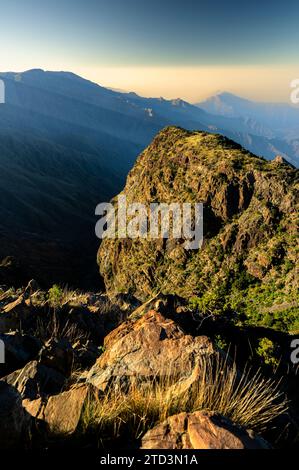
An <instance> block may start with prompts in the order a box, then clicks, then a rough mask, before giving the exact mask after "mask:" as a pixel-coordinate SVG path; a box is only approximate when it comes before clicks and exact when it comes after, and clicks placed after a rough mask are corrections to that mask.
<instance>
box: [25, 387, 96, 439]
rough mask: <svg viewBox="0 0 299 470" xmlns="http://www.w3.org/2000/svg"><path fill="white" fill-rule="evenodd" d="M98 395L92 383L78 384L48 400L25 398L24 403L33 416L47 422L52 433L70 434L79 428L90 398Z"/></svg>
mask: <svg viewBox="0 0 299 470" xmlns="http://www.w3.org/2000/svg"><path fill="white" fill-rule="evenodd" d="M96 395H97V392H96V391H95V389H94V388H93V387H92V386H91V385H78V386H76V387H74V388H72V389H71V390H69V391H67V392H63V393H60V394H59V395H54V396H51V397H50V398H49V399H48V400H42V399H41V398H39V399H37V400H32V401H30V400H28V399H27V400H24V401H23V405H24V407H25V409H26V411H27V412H28V413H29V414H30V415H31V416H32V417H33V418H36V419H38V420H42V421H44V422H45V423H46V424H47V427H48V430H49V432H50V433H52V434H57V435H70V434H73V433H74V432H75V431H76V430H77V427H78V425H79V422H80V418H81V416H82V414H83V412H84V408H85V406H88V400H89V399H91V398H96Z"/></svg>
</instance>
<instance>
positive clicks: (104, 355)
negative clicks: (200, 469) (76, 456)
mask: <svg viewBox="0 0 299 470" xmlns="http://www.w3.org/2000/svg"><path fill="white" fill-rule="evenodd" d="M0 308H1V311H0V340H1V343H2V344H4V345H5V363H4V364H2V365H0V376H1V379H0V416H1V420H0V443H1V444H0V447H1V448H2V449H7V448H10V449H11V448H17V447H20V448H25V449H35V448H45V447H47V448H48V447H50V448H57V447H60V446H61V445H63V446H70V447H72V446H81V447H82V448H83V447H84V448H86V447H87V448H98V447H100V448H103V449H113V448H115V446H116V445H117V446H120V447H121V448H123V449H136V448H138V447H139V448H143V449H153V448H168V449H193V448H194V449H215V448H219V449H227V448H232V449H243V448H270V447H271V446H272V445H273V444H274V443H276V441H277V439H278V436H280V440H278V442H279V445H286V442H288V443H291V444H292V442H294V439H296V425H295V424H294V423H293V424H292V426H291V427H290V420H293V419H294V416H295V415H294V410H293V409H290V407H289V405H288V404H287V402H286V395H285V394H286V393H288V389H287V388H286V386H285V385H284V387H281V386H280V385H278V376H277V377H275V379H274V380H273V378H267V377H266V376H263V375H261V373H259V372H258V373H257V372H254V370H253V369H252V370H249V369H248V370H247V369H246V367H245V369H244V371H243V372H242V369H241V368H240V369H239V368H238V367H239V366H241V362H240V364H239V365H238V366H237V365H236V363H235V362H234V361H233V360H232V359H230V357H229V356H228V354H227V352H225V351H224V350H222V349H221V348H220V347H219V344H218V343H217V338H216V336H215V335H214V338H212V336H211V337H208V336H207V335H206V334H205V330H204V329H202V330H196V329H195V328H194V323H193V322H192V321H191V320H189V329H191V330H193V333H191V332H190V331H188V325H187V324H186V322H185V318H184V317H186V311H185V312H183V311H182V308H181V307H180V308H179V307H176V306H175V302H174V299H173V298H171V297H164V298H160V299H156V300H155V301H153V302H150V303H146V304H142V305H139V306H138V307H137V308H136V305H135V307H134V305H133V304H132V303H130V304H129V303H128V302H127V299H124V298H123V297H119V298H118V300H117V301H115V303H111V301H109V300H108V298H107V297H105V296H103V295H96V294H91V293H90V294H82V293H81V294H80V293H78V292H71V291H67V290H65V291H62V290H60V289H59V288H58V287H57V286H54V287H53V288H52V289H50V291H49V292H45V291H41V290H40V289H39V288H38V286H37V284H36V282H35V281H32V282H31V283H30V284H29V285H28V286H27V288H26V289H24V290H18V291H16V290H14V289H6V288H5V287H4V286H2V288H1V295H0ZM183 323H185V328H184V327H183ZM242 367H243V366H242ZM257 433H258V434H257ZM259 434H261V435H262V436H261V435H259ZM281 435H282V436H283V437H281ZM267 440H268V441H267Z"/></svg>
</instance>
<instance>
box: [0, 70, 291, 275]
mask: <svg viewBox="0 0 299 470" xmlns="http://www.w3.org/2000/svg"><path fill="white" fill-rule="evenodd" d="M0 78H1V80H3V81H4V83H5V95H6V99H5V104H1V106H0V194H1V209H0V210H1V218H0V240H1V243H0V257H1V256H2V257H3V256H6V255H7V254H13V255H16V256H17V258H18V259H22V260H23V261H24V263H25V264H28V262H29V263H30V270H31V273H32V274H34V272H35V270H37V275H40V274H41V270H42V271H43V272H44V274H45V276H44V278H45V279H46V278H49V266H51V265H53V258H55V257H56V258H57V256H55V253H56V254H57V253H59V257H58V258H59V259H60V260H61V266H60V267H59V268H58V270H57V269H56V268H57V266H53V270H54V271H53V276H50V278H51V279H52V277H53V279H54V278H56V279H58V280H59V279H60V278H61V279H67V278H68V277H69V274H70V273H69V272H66V273H65V275H64V274H63V271H64V269H65V267H66V266H70V263H69V259H71V260H74V262H76V261H75V260H77V259H78V256H77V254H78V253H80V251H81V250H82V246H84V251H85V255H86V256H85V258H86V259H90V260H92V259H93V257H94V252H95V248H96V239H95V236H94V223H95V218H94V208H95V206H96V205H97V204H98V203H99V202H101V201H108V200H110V198H111V197H113V196H114V195H115V194H117V193H118V192H119V191H120V190H121V188H122V186H123V184H124V181H125V177H126V175H127V173H128V171H129V170H130V169H131V168H132V166H133V164H134V162H135V160H136V157H137V155H138V154H139V153H140V152H141V151H142V150H143V149H144V148H145V147H146V146H147V145H148V144H149V143H150V142H151V140H152V139H153V138H154V136H155V135H156V134H157V132H158V131H160V130H161V129H162V128H164V127H165V126H168V125H176V126H181V127H184V128H186V129H199V130H203V131H209V132H212V133H220V134H223V135H225V136H227V137H229V138H232V139H233V140H234V141H236V142H238V143H240V144H241V145H242V146H243V147H245V148H247V149H249V150H251V151H252V152H253V153H255V154H258V155H261V156H264V157H266V158H269V159H271V158H273V157H274V156H275V155H276V154H278V153H279V154H281V155H282V156H283V157H285V158H286V159H287V160H289V161H290V162H292V163H293V164H296V163H297V162H298V145H297V141H296V139H295V135H296V126H293V125H292V126H289V130H290V133H289V135H288V137H287V138H286V137H285V135H284V134H283V133H279V132H278V131H277V126H276V124H275V122H274V118H273V120H272V121H271V122H268V124H267V123H266V122H265V120H264V121H263V120H262V119H261V118H260V116H259V115H258V116H257V117H256V120H255V121H253V119H254V118H252V117H250V116H247V115H246V116H243V115H242V116H241V114H238V112H237V110H236V109H235V108H234V111H230V112H228V111H226V112H224V111H223V107H222V108H221V107H220V108H221V109H220V108H219V107H218V108H217V109H216V108H215V106H212V105H211V104H209V102H206V103H203V104H202V106H201V107H200V108H199V107H198V106H194V105H191V104H189V103H187V102H185V101H183V100H180V99H177V100H165V99H163V98H143V97H140V96H138V95H136V94H135V93H122V92H118V91H113V90H110V89H106V88H103V87H101V86H99V85H97V84H95V83H92V82H90V81H88V80H85V79H83V78H81V77H79V76H77V75H74V74H72V73H69V72H45V71H43V70H39V69H34V70H29V71H27V72H24V73H14V72H9V73H1V74H0ZM218 98H219V97H218ZM218 98H217V99H218ZM296 112H297V110H296V111H295V110H294V116H293V118H294V120H295V121H296V117H297V114H296ZM252 113H253V114H254V111H252ZM293 118H292V119H293ZM272 124H273V128H272ZM284 125H285V126H286V127H287V126H288V125H289V120H287V119H285V121H284ZM49 243H50V245H49ZM49 246H51V249H50V250H49ZM49 253H50V255H49ZM64 253H68V255H67V259H65V260H64V259H63V258H64V255H63V254H64ZM54 264H55V263H54ZM56 264H57V263H56ZM42 266H44V268H42ZM78 269H79V268H78ZM80 269H81V268H80ZM32 270H33V271H32ZM50 271H51V269H50ZM76 272H79V271H78V270H77V267H76V265H72V267H71V273H72V274H73V273H76ZM75 277H76V274H75ZM50 282H51V281H50Z"/></svg>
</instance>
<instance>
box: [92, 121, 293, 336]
mask: <svg viewBox="0 0 299 470" xmlns="http://www.w3.org/2000/svg"><path fill="white" fill-rule="evenodd" d="M122 194H124V195H126V196H127V202H128V203H130V202H141V203H145V204H146V205H149V204H150V203H151V202H163V203H173V202H179V203H183V202H193V203H194V202H202V203H203V204H204V244H203V247H202V248H201V249H199V250H186V249H185V248H184V246H183V242H184V240H181V239H171V238H170V239H168V240H166V239H164V240H163V239H158V240H148V239H140V238H139V239H134V240H132V239H115V240H109V239H106V240H104V241H103V242H102V244H101V247H100V249H99V252H98V263H99V266H100V272H101V274H102V276H103V278H104V281H105V284H106V288H107V291H108V292H109V293H110V294H112V295H113V294H116V293H120V292H121V293H130V294H132V295H134V296H135V297H137V298H139V299H141V300H146V299H148V298H151V297H153V296H154V295H156V294H157V293H165V294H167V293H171V294H177V295H179V296H180V297H182V298H184V299H187V300H188V302H191V303H193V305H196V306H197V307H199V308H200V310H201V311H202V312H203V313H212V314H216V313H223V312H228V313H230V314H231V313H234V314H235V316H236V317H238V318H240V317H242V318H243V317H244V318H245V319H247V320H248V321H254V322H255V323H263V322H267V325H268V326H269V324H270V326H274V327H277V328H281V329H297V328H299V321H298V298H296V293H297V290H298V272H297V271H296V261H297V260H298V252H297V249H296V247H297V235H298V225H297V220H296V217H297V214H298V171H297V170H295V169H294V168H293V167H292V166H290V165H289V164H288V163H286V162H285V161H284V160H283V159H282V158H281V157H277V158H276V159H274V160H273V161H270V162H269V161H266V160H264V159H262V158H259V157H257V156H255V155H253V154H251V153H250V152H248V151H246V150H244V149H243V148H241V147H240V146H239V145H238V144H236V143H234V142H233V141H231V140H228V139H227V138H225V137H223V136H220V135H213V134H209V133H206V132H189V131H186V130H183V129H180V128H176V127H170V128H166V129H164V130H163V131H161V132H160V133H159V134H158V135H157V136H156V138H155V139H154V140H153V142H152V143H151V145H150V146H149V147H148V148H146V149H145V151H144V152H143V153H142V154H141V155H140V156H139V158H138V160H137V162H136V164H135V166H134V168H133V169H132V171H131V172H130V173H129V176H128V178H127V182H126V186H125V188H124V190H123V192H122ZM114 202H115V204H116V200H115V201H114ZM297 269H298V268H297ZM285 313H287V314H288V315H285Z"/></svg>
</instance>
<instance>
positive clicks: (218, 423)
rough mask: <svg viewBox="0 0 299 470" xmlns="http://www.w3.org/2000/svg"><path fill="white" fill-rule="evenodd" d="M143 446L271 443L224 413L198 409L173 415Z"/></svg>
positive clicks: (256, 446) (229, 446) (221, 446)
mask: <svg viewBox="0 0 299 470" xmlns="http://www.w3.org/2000/svg"><path fill="white" fill-rule="evenodd" d="M141 448H142V449H266V448H269V445H268V444H267V442H266V441H264V440H263V439H262V438H260V437H258V436H256V435H255V434H254V433H253V432H252V431H247V430H246V429H244V428H242V427H240V426H236V425H234V424H233V423H232V422H231V421H230V420H228V419H226V418H224V417H223V416H221V415H219V414H216V413H213V412H204V411H196V412H194V413H180V414H178V415H175V416H171V417H170V418H168V419H167V420H166V421H164V422H163V423H161V424H158V425H157V426H155V427H154V428H153V429H151V430H150V431H148V432H147V433H146V434H145V436H144V437H143V438H142V447H141Z"/></svg>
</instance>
